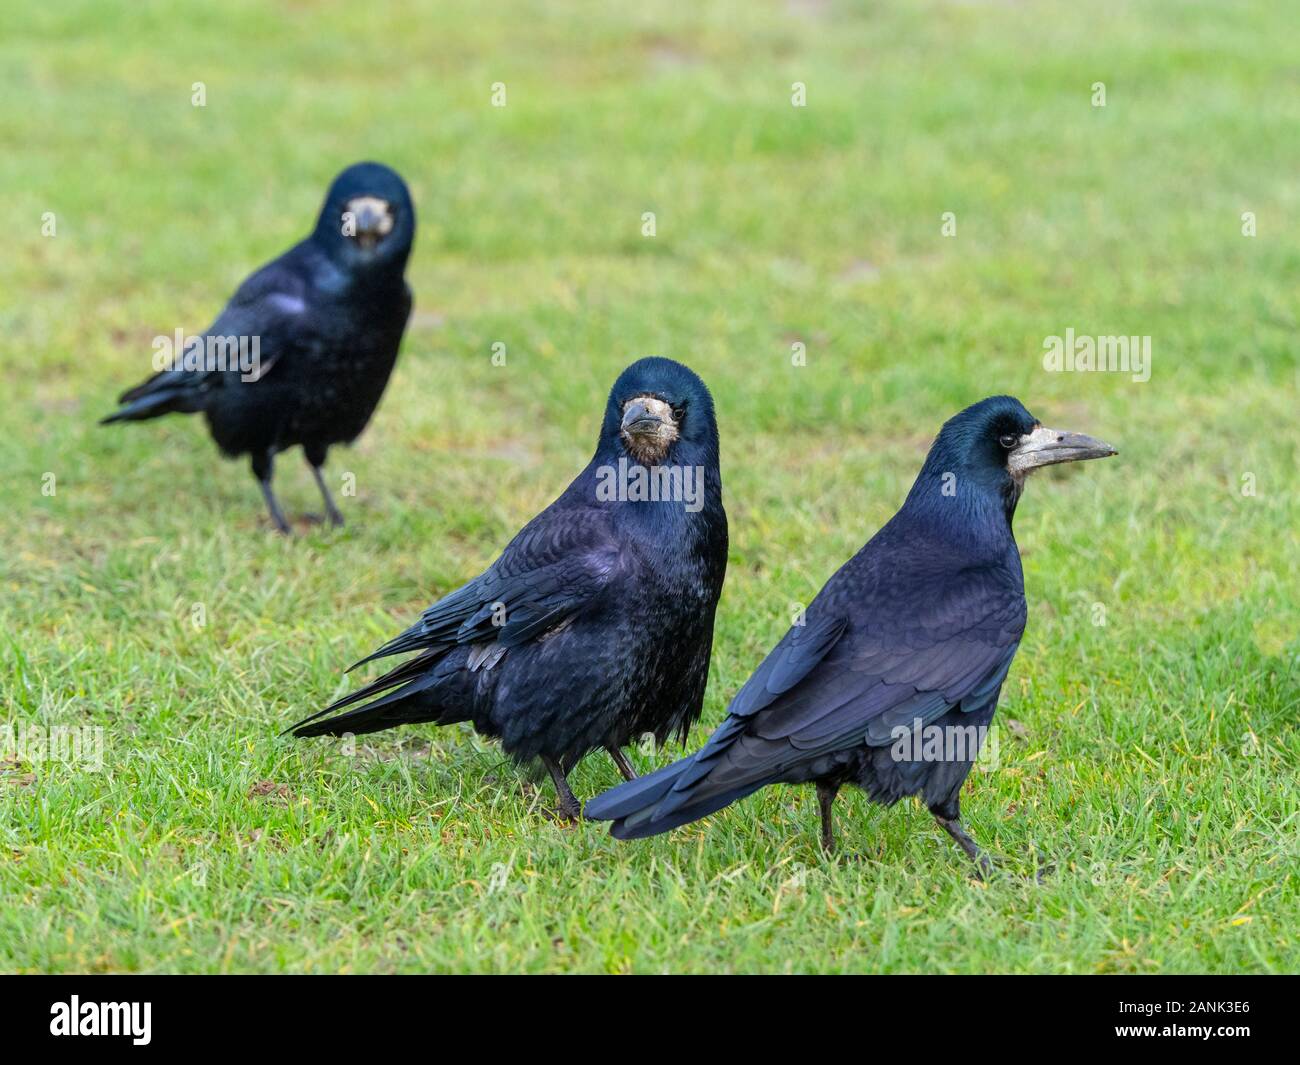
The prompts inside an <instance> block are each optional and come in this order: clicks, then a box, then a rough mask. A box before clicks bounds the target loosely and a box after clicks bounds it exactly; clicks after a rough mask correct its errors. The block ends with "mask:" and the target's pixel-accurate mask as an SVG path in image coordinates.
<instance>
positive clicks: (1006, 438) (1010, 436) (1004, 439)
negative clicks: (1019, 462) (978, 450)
mask: <svg viewBox="0 0 1300 1065" xmlns="http://www.w3.org/2000/svg"><path fill="white" fill-rule="evenodd" d="M998 443H999V444H1001V445H1002V446H1003V447H1004V448H1006V449H1007V450H1008V451H1010V450H1011V449H1012V448H1013V447H1015V446H1016V445H1017V444H1018V443H1020V437H1019V436H1017V435H1016V434H1015V433H1003V434H1002V435H1001V436H999V437H998Z"/></svg>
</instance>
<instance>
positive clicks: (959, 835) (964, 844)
mask: <svg viewBox="0 0 1300 1065" xmlns="http://www.w3.org/2000/svg"><path fill="white" fill-rule="evenodd" d="M930 812H931V813H934V811H933V810H931V811H930ZM934 819H935V820H936V821H938V822H939V824H941V825H942V826H943V830H944V831H945V832H947V833H948V835H950V836H952V838H953V839H954V840H956V841H957V846H959V847H960V848H961V849H962V850H964V851H965V852H966V856H967V857H968V858H970V860H971V861H972V862H974V863H975V867H976V868H977V869H978V870H979V878H980V879H981V880H984V879H986V878H987V877H988V875H989V873H991V872H992V871H993V863H992V862H991V861H989V856H988V855H987V854H985V853H984V852H983V851H982V850H980V848H979V844H978V843H976V842H975V841H974V840H973V839H971V838H970V835H969V834H968V833H967V832H966V830H965V829H964V828H962V827H961V820H960V818H957V817H944V816H942V815H941V814H938V813H934Z"/></svg>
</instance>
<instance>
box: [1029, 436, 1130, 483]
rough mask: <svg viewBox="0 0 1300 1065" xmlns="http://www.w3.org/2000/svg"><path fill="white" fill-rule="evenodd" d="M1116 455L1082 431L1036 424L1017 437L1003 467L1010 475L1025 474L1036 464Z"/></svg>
mask: <svg viewBox="0 0 1300 1065" xmlns="http://www.w3.org/2000/svg"><path fill="white" fill-rule="evenodd" d="M1118 454H1119V452H1118V451H1116V450H1115V449H1114V448H1113V447H1111V446H1110V445H1109V444H1103V443H1102V442H1101V441H1100V440H1097V439H1095V438H1093V437H1091V436H1084V435H1083V433H1071V432H1068V431H1066V430H1064V429H1049V428H1047V426H1045V425H1040V426H1039V427H1038V428H1037V429H1035V430H1034V431H1033V432H1032V433H1028V434H1026V435H1025V436H1022V437H1021V438H1020V444H1019V445H1018V446H1017V447H1015V448H1014V449H1013V450H1012V452H1011V454H1010V455H1008V456H1007V469H1008V470H1010V471H1011V472H1012V473H1013V474H1025V473H1028V472H1029V471H1030V470H1036V469H1037V468H1038V467H1039V466H1055V465H1056V464H1057V463H1058V462H1080V461H1082V460H1083V459H1104V458H1107V457H1109V456H1111V455H1118Z"/></svg>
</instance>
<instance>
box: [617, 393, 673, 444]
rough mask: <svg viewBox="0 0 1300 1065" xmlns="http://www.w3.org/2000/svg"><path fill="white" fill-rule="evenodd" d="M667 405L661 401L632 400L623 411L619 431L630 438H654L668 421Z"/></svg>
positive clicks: (649, 399) (644, 398) (650, 399)
mask: <svg viewBox="0 0 1300 1065" xmlns="http://www.w3.org/2000/svg"><path fill="white" fill-rule="evenodd" d="M667 411H668V404H666V403H664V402H663V401H662V400H657V399H652V398H650V397H648V396H647V397H643V398H641V399H634V400H632V402H630V403H629V404H628V405H627V407H626V408H625V409H624V410H623V423H622V424H621V425H620V426H619V429H620V430H621V431H622V432H624V433H629V434H631V435H632V436H643V435H644V436H656V435H658V434H659V432H660V431H661V430H662V429H663V428H664V425H665V424H666V423H668V422H669V421H670V419H669V418H668V417H667Z"/></svg>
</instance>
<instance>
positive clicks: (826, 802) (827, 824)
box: [817, 780, 840, 854]
mask: <svg viewBox="0 0 1300 1065" xmlns="http://www.w3.org/2000/svg"><path fill="white" fill-rule="evenodd" d="M839 791H840V786H839V785H838V784H831V783H830V782H829V781H825V780H819V781H817V805H818V806H819V807H821V812H822V850H824V851H825V852H826V853H827V854H834V853H835V829H834V824H833V822H832V820H831V807H832V806H833V805H834V804H835V796H836V795H838V794H839Z"/></svg>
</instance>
